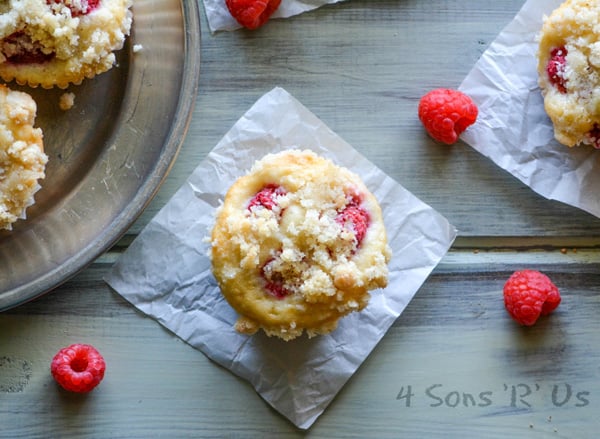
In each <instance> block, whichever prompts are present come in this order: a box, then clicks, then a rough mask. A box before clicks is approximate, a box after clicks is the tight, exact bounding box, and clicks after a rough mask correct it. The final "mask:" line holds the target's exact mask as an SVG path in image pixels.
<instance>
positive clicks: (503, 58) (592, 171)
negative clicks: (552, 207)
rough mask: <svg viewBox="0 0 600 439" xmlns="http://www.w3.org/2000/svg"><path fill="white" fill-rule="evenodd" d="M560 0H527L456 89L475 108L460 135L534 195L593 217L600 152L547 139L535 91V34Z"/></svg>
mask: <svg viewBox="0 0 600 439" xmlns="http://www.w3.org/2000/svg"><path fill="white" fill-rule="evenodd" d="M561 3H562V0H529V1H527V2H526V3H525V4H524V6H523V7H522V9H521V11H519V13H518V14H517V15H516V17H515V18H514V20H513V21H512V22H511V23H509V24H508V26H507V27H506V28H505V29H504V30H503V31H502V32H501V33H500V34H499V35H498V37H497V38H496V40H495V41H494V42H493V43H492V44H491V45H490V47H489V48H488V49H487V50H486V51H485V52H484V54H483V55H482V57H481V58H480V59H479V61H478V62H477V63H476V64H475V66H474V67H473V69H472V70H471V72H470V73H469V74H468V75H467V77H466V78H465V80H464V81H463V83H462V84H461V86H460V90H461V91H463V92H464V93H466V94H468V95H469V96H471V97H472V98H473V100H474V101H475V102H476V103H477V105H478V107H479V117H478V120H477V123H475V124H474V125H472V126H471V127H469V129H468V130H467V131H466V132H464V133H463V135H462V136H461V138H462V139H463V140H464V141H465V142H466V143H468V144H469V145H471V146H472V147H473V148H474V149H476V150H477V151H479V152H480V153H482V154H483V155H485V156H487V157H489V158H490V159H492V160H493V161H494V163H496V164H497V165H498V166H500V167H501V168H503V169H505V170H507V171H508V172H510V173H511V174H513V175H514V176H515V177H517V178H518V179H519V180H521V181H522V182H523V183H525V184H527V185H528V186H529V187H531V189H533V190H534V191H535V192H537V193H539V194H541V195H542V196H544V197H546V198H549V199H553V200H557V201H561V202H563V203H566V204H569V205H572V206H575V207H578V208H580V209H582V210H585V211H587V212H590V213H592V214H593V215H595V216H600V190H599V189H600V151H597V150H595V149H594V148H592V147H589V146H586V147H575V148H568V147H566V146H563V145H561V144H560V143H558V142H557V141H556V140H554V134H553V128H552V123H551V121H550V119H549V118H548V116H547V115H546V112H545V111H544V103H543V99H542V96H541V93H540V89H539V87H538V83H537V81H538V74H537V56H536V54H537V50H538V44H537V41H536V38H537V35H538V34H539V32H540V29H541V27H542V22H543V16H544V15H550V13H551V12H552V11H553V10H554V9H555V8H556V7H558V6H559V5H560V4H561Z"/></svg>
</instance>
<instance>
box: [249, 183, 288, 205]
mask: <svg viewBox="0 0 600 439" xmlns="http://www.w3.org/2000/svg"><path fill="white" fill-rule="evenodd" d="M281 195H285V190H284V189H283V188H282V187H281V186H277V185H274V184H270V185H267V186H265V187H264V188H262V189H261V190H260V192H258V193H257V194H256V195H255V196H254V197H253V198H252V199H251V200H250V203H248V210H252V208H253V207H255V206H262V207H264V208H265V209H269V210H273V208H274V207H275V206H277V201H276V200H275V198H276V197H278V196H281Z"/></svg>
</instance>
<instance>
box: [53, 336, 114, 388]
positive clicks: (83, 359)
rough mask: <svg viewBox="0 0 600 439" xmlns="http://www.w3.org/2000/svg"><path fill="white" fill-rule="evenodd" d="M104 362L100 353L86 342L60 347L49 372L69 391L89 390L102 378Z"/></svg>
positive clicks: (104, 367)
mask: <svg viewBox="0 0 600 439" xmlns="http://www.w3.org/2000/svg"><path fill="white" fill-rule="evenodd" d="M105 369H106V363H105V362H104V358H102V355H100V353H99V352H98V351H97V350H96V349H95V348H94V347H93V346H90V345H87V344H72V345H71V346H67V347H66V348H62V349H61V350H60V351H58V353H57V354H56V355H55V356H54V358H53V359H52V363H51V364H50V372H52V376H53V377H54V379H55V380H56V382H57V383H58V384H60V385H61V387H63V388H64V389H66V390H69V391H71V392H79V393H84V392H89V391H90V390H92V389H93V388H94V387H96V386H97V385H98V384H99V383H100V381H102V378H104V371H105Z"/></svg>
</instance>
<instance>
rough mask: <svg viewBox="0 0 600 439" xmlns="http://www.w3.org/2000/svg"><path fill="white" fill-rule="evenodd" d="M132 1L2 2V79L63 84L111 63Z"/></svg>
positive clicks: (89, 75)
mask: <svg viewBox="0 0 600 439" xmlns="http://www.w3.org/2000/svg"><path fill="white" fill-rule="evenodd" d="M130 6H131V0H6V1H3V2H1V3H0V39H1V43H0V77H1V78H2V79H4V80H5V81H7V82H8V81H13V80H14V81H16V82H17V83H18V84H20V85H29V86H31V87H37V86H41V87H44V88H52V87H54V86H57V87H59V88H66V87H67V86H68V85H69V84H80V83H81V82H82V81H83V80H84V79H85V78H92V77H94V76H95V75H98V74H100V73H103V72H105V71H107V70H109V69H110V68H112V66H113V65H114V64H115V54H114V51H115V50H118V49H121V48H122V47H123V44H124V41H125V38H126V36H127V35H128V34H129V31H130V28H131V21H132V18H131V17H132V14H131V10H130Z"/></svg>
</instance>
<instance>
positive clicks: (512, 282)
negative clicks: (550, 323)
mask: <svg viewBox="0 0 600 439" xmlns="http://www.w3.org/2000/svg"><path fill="white" fill-rule="evenodd" d="M560 301H561V297H560V293H559V291H558V288H557V287H556V285H554V283H552V281H551V280H550V278H549V277H548V276H546V275H545V274H543V273H541V272H539V271H536V270H521V271H515V272H514V273H513V274H512V275H511V276H510V277H509V278H508V280H507V281H506V283H505V285H504V305H505V307H506V310H507V311H508V313H509V314H510V316H511V317H512V318H513V319H514V320H516V321H517V322H519V323H520V324H522V325H525V326H531V325H533V324H534V323H535V322H536V321H537V320H538V318H539V317H540V316H545V315H548V314H550V313H551V312H552V311H554V310H555V309H556V307H557V306H558V305H559V304H560Z"/></svg>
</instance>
